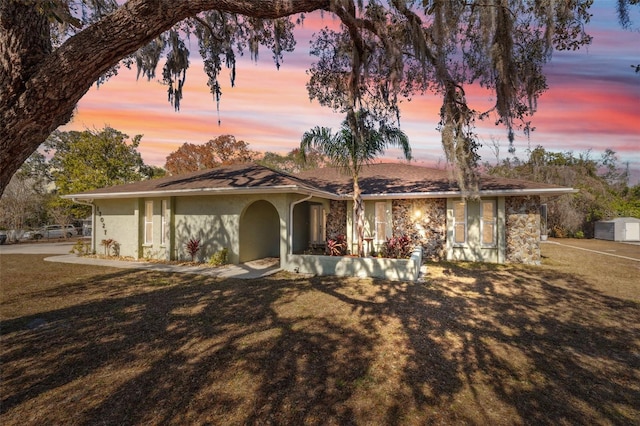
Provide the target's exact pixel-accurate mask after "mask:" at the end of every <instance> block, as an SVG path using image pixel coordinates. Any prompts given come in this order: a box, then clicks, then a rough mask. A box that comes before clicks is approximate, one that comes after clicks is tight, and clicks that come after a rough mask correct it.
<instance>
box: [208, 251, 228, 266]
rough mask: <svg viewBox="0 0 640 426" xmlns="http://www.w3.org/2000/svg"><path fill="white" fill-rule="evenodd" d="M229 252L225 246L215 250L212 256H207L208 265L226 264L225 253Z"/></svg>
mask: <svg viewBox="0 0 640 426" xmlns="http://www.w3.org/2000/svg"><path fill="white" fill-rule="evenodd" d="M228 254H229V250H227V248H226V247H225V248H223V249H222V250H219V251H217V252H215V254H214V255H213V256H211V257H210V258H209V265H211V266H221V265H226V264H227V255H228Z"/></svg>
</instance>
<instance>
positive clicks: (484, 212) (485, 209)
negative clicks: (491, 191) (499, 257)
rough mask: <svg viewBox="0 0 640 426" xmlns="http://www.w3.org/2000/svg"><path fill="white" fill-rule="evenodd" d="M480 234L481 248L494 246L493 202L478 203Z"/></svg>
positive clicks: (494, 218) (494, 209) (494, 210)
mask: <svg viewBox="0 0 640 426" xmlns="http://www.w3.org/2000/svg"><path fill="white" fill-rule="evenodd" d="M480 208H481V211H480V214H481V216H482V219H481V221H480V233H481V234H482V245H483V246H495V245H496V202H495V200H483V201H481V203H480Z"/></svg>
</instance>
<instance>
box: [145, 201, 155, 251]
mask: <svg viewBox="0 0 640 426" xmlns="http://www.w3.org/2000/svg"><path fill="white" fill-rule="evenodd" d="M144 243H145V244H153V201H145V203H144Z"/></svg>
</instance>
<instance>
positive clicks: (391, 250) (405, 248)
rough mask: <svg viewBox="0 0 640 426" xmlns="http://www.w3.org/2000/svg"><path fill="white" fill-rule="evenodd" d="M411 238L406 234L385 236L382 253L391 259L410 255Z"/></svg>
mask: <svg viewBox="0 0 640 426" xmlns="http://www.w3.org/2000/svg"><path fill="white" fill-rule="evenodd" d="M411 249H412V247H411V238H409V237H408V236H406V235H401V236H399V237H391V238H387V241H386V242H385V244H384V248H383V254H384V256H385V257H389V258H392V259H407V258H408V257H409V256H411Z"/></svg>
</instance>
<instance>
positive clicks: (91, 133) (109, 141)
mask: <svg viewBox="0 0 640 426" xmlns="http://www.w3.org/2000/svg"><path fill="white" fill-rule="evenodd" d="M141 139H142V135H136V136H135V137H134V138H133V139H129V136H128V135H126V134H124V133H122V132H120V131H118V130H115V129H113V128H111V127H105V128H104V129H102V130H85V131H82V132H78V131H71V132H60V131H55V132H53V134H52V135H51V136H50V137H49V138H48V139H47V141H46V142H45V150H46V152H48V153H49V154H51V155H52V157H51V160H50V161H49V165H50V170H51V176H52V178H53V182H54V183H55V185H56V190H57V193H58V194H60V195H65V194H73V193H78V192H82V191H88V190H90V189H95V188H103V187H106V186H111V185H119V184H123V183H129V182H136V181H139V180H143V179H148V178H150V177H152V176H153V171H154V169H151V168H150V167H148V166H146V165H145V164H144V161H142V157H141V156H140V153H139V152H138V146H139V145H140V140H141Z"/></svg>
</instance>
